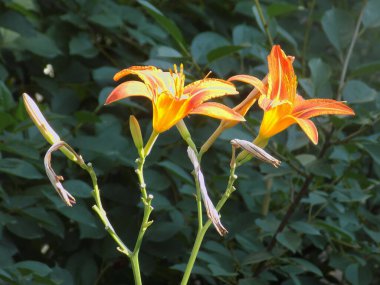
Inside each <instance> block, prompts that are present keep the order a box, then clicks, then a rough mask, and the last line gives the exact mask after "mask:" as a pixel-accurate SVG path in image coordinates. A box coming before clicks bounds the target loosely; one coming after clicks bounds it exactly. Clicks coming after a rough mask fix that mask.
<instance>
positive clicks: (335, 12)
mask: <svg viewBox="0 0 380 285" xmlns="http://www.w3.org/2000/svg"><path fill="white" fill-rule="evenodd" d="M322 28H323V31H324V32H325V34H326V36H327V38H328V39H329V41H330V43H331V44H332V45H333V46H334V47H335V48H336V49H337V50H338V52H340V53H341V52H342V50H343V49H344V48H345V47H347V46H348V44H349V43H350V41H351V38H352V35H353V32H354V29H355V20H354V18H353V17H352V15H351V14H350V13H348V12H347V11H345V10H340V9H337V8H332V9H330V10H328V11H326V12H325V14H324V15H323V17H322Z"/></svg>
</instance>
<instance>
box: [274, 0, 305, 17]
mask: <svg viewBox="0 0 380 285" xmlns="http://www.w3.org/2000/svg"><path fill="white" fill-rule="evenodd" d="M296 10H298V6H297V5H294V4H290V3H286V2H276V3H273V4H271V5H269V6H268V8H267V13H268V16H270V17H277V16H280V15H284V14H289V13H291V12H294V11H296Z"/></svg>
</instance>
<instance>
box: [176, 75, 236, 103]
mask: <svg viewBox="0 0 380 285" xmlns="http://www.w3.org/2000/svg"><path fill="white" fill-rule="evenodd" d="M183 93H184V95H185V96H189V97H191V100H192V101H193V103H192V104H193V105H194V106H197V105H198V104H201V103H203V102H205V101H208V100H210V99H213V98H217V97H221V96H225V95H234V94H238V92H237V90H236V88H235V86H234V85H233V84H232V83H230V82H228V81H225V80H222V79H215V78H206V79H202V80H198V81H195V82H193V83H191V84H189V85H186V86H185V89H184V90H183Z"/></svg>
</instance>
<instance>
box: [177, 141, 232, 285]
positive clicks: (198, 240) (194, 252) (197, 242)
mask: <svg viewBox="0 0 380 285" xmlns="http://www.w3.org/2000/svg"><path fill="white" fill-rule="evenodd" d="M235 169H236V163H235V149H234V148H233V152H232V159H231V170H230V176H229V179H228V184H227V187H226V191H225V192H224V194H223V196H222V198H221V199H220V200H219V202H218V204H217V205H216V207H215V208H216V210H217V211H218V212H219V211H220V210H221V209H222V207H223V206H224V204H225V203H226V202H227V200H228V198H229V197H230V195H231V194H232V192H234V191H235V187H234V182H235V180H236V179H237V176H236V175H235ZM197 188H198V189H197V195H198V191H199V192H200V190H199V187H198V186H197ZM201 210H202V205H201ZM198 215H199V208H198ZM198 218H199V216H198ZM211 224H212V221H211V220H210V219H208V220H207V222H206V223H205V224H204V225H203V226H202V223H200V224H199V228H198V233H197V237H196V239H195V242H194V245H193V249H192V250H191V254H190V258H189V261H188V262H187V265H186V269H185V273H184V275H183V277H182V281H181V285H186V284H187V282H188V281H189V278H190V274H191V271H192V270H193V267H194V263H195V260H196V258H197V256H198V252H199V249H200V247H201V245H202V241H203V238H204V236H205V234H206V232H207V230H208V228H209V227H210V226H211Z"/></svg>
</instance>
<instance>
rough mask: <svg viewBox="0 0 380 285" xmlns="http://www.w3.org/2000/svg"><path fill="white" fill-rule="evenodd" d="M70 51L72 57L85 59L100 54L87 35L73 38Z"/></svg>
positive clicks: (82, 34)
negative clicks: (79, 56)
mask: <svg viewBox="0 0 380 285" xmlns="http://www.w3.org/2000/svg"><path fill="white" fill-rule="evenodd" d="M69 49H70V54H71V55H81V56H83V57H85V58H92V57H94V56H96V54H97V53H98V51H97V50H96V49H95V48H94V45H93V44H92V40H91V38H90V36H89V35H88V34H85V33H80V34H79V35H77V36H75V37H73V38H72V39H71V40H70V43H69Z"/></svg>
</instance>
